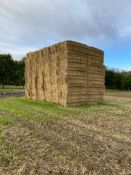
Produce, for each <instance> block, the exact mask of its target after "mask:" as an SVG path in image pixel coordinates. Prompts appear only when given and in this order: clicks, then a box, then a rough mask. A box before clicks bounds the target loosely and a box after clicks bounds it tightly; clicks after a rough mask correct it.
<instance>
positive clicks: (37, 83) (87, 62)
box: [25, 41, 105, 106]
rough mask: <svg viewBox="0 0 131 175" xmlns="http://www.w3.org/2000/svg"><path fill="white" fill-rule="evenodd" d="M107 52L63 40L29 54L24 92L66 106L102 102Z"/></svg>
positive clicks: (28, 96)
mask: <svg viewBox="0 0 131 175" xmlns="http://www.w3.org/2000/svg"><path fill="white" fill-rule="evenodd" d="M103 62H104V52H103V51H101V50H99V49H96V48H93V47H89V46H87V45H84V44H81V43H77V42H74V41H64V42H61V43H58V44H55V45H53V46H51V47H48V48H44V49H41V50H39V51H35V52H30V53H28V54H27V60H26V70H25V82H26V83H25V94H26V97H27V98H29V99H33V100H46V101H50V102H55V103H58V104H62V105H64V106H78V105H81V104H85V103H96V102H98V103H99V102H102V101H103V96H104V76H105V70H104V65H103Z"/></svg>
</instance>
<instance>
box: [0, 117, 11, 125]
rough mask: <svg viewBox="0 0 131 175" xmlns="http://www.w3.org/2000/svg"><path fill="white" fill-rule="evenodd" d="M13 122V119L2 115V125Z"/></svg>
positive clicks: (0, 121) (0, 119) (0, 120)
mask: <svg viewBox="0 0 131 175" xmlns="http://www.w3.org/2000/svg"><path fill="white" fill-rule="evenodd" d="M10 124H12V120H11V119H9V118H6V117H3V116H0V125H4V126H6V125H10Z"/></svg>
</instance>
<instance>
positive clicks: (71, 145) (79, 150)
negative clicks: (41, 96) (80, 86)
mask: <svg viewBox="0 0 131 175" xmlns="http://www.w3.org/2000/svg"><path fill="white" fill-rule="evenodd" d="M48 174H52V175H60V174H61V175H130V174H131V92H118V91H108V92H106V94H105V101H104V103H103V104H98V105H85V106H80V107H76V108H64V107H62V106H59V105H56V104H51V103H47V102H33V101H31V100H26V99H25V98H24V97H19V98H18V97H6V98H3V97H2V98H0V175H48Z"/></svg>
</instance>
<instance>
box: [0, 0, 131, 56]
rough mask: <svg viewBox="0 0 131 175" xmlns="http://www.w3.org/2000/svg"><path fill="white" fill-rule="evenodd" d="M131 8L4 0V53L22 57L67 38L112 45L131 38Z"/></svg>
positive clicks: (0, 18) (0, 11) (79, 1)
mask: <svg viewBox="0 0 131 175" xmlns="http://www.w3.org/2000/svg"><path fill="white" fill-rule="evenodd" d="M130 7H131V1H130V0H121V1H119V0H110V1H105V0H48V1H46V0H30V1H27V0H0V27H1V32H0V41H1V42H0V48H1V49H0V51H1V52H2V50H4V51H6V50H7V52H10V51H11V53H13V54H14V56H17V57H20V56H21V55H22V53H23V54H25V53H26V52H27V51H28V50H27V48H28V49H36V48H38V47H44V46H46V45H49V44H52V43H54V42H58V41H60V40H65V39H73V40H77V41H81V42H87V44H88V43H89V44H90V43H94V45H95V44H96V45H100V46H102V44H101V43H103V44H104V45H105V43H108V44H112V43H113V41H112V39H113V40H115V39H116V40H117V39H119V38H122V37H126V38H128V36H129V35H131V33H130V30H129V29H130V28H131V23H130V20H131V13H130ZM6 43H8V45H9V46H10V47H6V46H5V45H6ZM16 53H17V54H16ZM19 53H20V54H19Z"/></svg>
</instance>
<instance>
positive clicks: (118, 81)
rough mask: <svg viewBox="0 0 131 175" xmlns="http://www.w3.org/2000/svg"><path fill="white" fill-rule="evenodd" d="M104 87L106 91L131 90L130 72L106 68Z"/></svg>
mask: <svg viewBox="0 0 131 175" xmlns="http://www.w3.org/2000/svg"><path fill="white" fill-rule="evenodd" d="M105 85H106V88H107V89H116V90H131V71H119V70H116V69H109V68H106V72H105Z"/></svg>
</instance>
